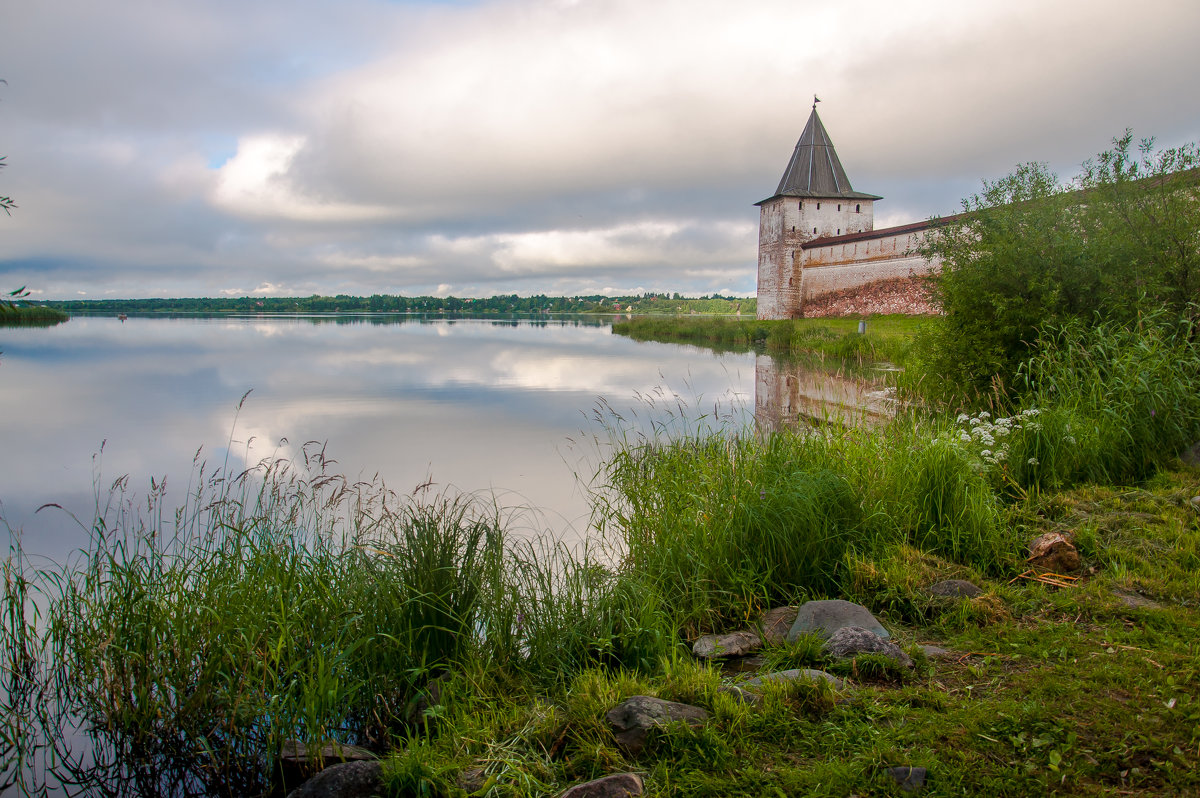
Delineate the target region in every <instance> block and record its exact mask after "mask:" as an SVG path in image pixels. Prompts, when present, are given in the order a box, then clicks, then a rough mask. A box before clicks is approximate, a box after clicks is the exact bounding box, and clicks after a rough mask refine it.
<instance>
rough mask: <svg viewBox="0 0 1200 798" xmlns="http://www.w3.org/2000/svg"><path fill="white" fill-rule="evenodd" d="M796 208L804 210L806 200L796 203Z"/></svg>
mask: <svg viewBox="0 0 1200 798" xmlns="http://www.w3.org/2000/svg"><path fill="white" fill-rule="evenodd" d="M796 210H798V211H802V210H804V200H801V201H800V202H797V203H796Z"/></svg>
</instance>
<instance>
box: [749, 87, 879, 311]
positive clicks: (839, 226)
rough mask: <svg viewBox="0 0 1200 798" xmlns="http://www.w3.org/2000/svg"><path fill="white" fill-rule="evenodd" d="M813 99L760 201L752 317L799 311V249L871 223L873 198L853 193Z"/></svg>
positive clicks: (853, 231) (801, 259)
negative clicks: (774, 182) (788, 155)
mask: <svg viewBox="0 0 1200 798" xmlns="http://www.w3.org/2000/svg"><path fill="white" fill-rule="evenodd" d="M818 102H819V100H817V98H816V97H813V107H812V114H810V115H809V117H808V124H807V125H805V126H804V132H803V133H801V134H800V140H799V141H798V142H796V150H795V151H794V152H793V153H792V160H791V161H789V162H788V166H787V170H786V171H785V172H784V173H783V179H781V180H780V181H779V187H778V188H776V189H775V193H774V194H773V195H772V196H770V197H769V198H767V199H765V200H763V201H762V202H756V203H755V205H757V206H758V207H759V221H758V318H760V319H791V318H796V317H798V316H799V315H800V302H801V297H802V296H803V291H802V286H801V283H802V282H803V275H804V272H803V269H802V268H801V267H802V265H803V252H802V250H801V249H800V245H801V244H803V243H805V242H807V241H811V240H813V239H817V238H829V237H836V236H840V235H846V234H848V233H861V232H865V231H868V230H872V229H873V228H874V226H875V210H874V203H875V200H879V199H883V197H879V196H876V195H874V194H864V193H863V192H861V191H855V190H854V189H853V188H852V187H851V186H850V180H849V178H847V177H846V171H845V170H844V169H842V164H841V162H840V161H839V160H838V156H837V152H836V151H835V150H834V148H833V142H832V141H831V140H830V138H829V134H828V133H826V132H825V126H824V125H822V124H821V118H820V117H819V116H817V103H818Z"/></svg>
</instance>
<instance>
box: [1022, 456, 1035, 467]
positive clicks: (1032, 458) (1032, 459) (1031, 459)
mask: <svg viewBox="0 0 1200 798" xmlns="http://www.w3.org/2000/svg"><path fill="white" fill-rule="evenodd" d="M1025 462H1026V463H1029V465H1031V466H1035V465H1037V464H1038V459H1037V458H1036V457H1030V458H1029V459H1028V460H1026V461H1025Z"/></svg>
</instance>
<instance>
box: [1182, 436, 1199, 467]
mask: <svg viewBox="0 0 1200 798" xmlns="http://www.w3.org/2000/svg"><path fill="white" fill-rule="evenodd" d="M1179 459H1180V460H1182V461H1183V462H1185V463H1187V464H1188V465H1190V466H1200V441H1196V442H1195V443H1193V444H1192V445H1191V446H1189V447H1188V448H1187V449H1186V450H1185V451H1184V453H1183V454H1181V455H1179Z"/></svg>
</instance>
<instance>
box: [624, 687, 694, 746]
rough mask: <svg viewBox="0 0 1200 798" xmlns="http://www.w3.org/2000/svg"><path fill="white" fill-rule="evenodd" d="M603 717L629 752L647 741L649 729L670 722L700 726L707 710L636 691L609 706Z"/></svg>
mask: <svg viewBox="0 0 1200 798" xmlns="http://www.w3.org/2000/svg"><path fill="white" fill-rule="evenodd" d="M606 717H607V718H608V722H609V725H611V726H612V728H613V735H614V736H615V737H616V738H617V742H618V743H620V744H621V745H622V746H624V747H625V749H626V750H627V751H629V752H630V753H631V754H637V753H638V752H639V751H641V750H642V746H644V745H645V744H646V736H647V735H648V734H649V732H650V730H651V729H653V728H656V727H659V726H666V725H667V724H669V723H686V724H687V725H689V726H693V727H694V726H703V725H704V722H705V721H707V720H708V712H707V711H705V710H703V709H701V708H700V707H694V706H691V705H690V704H680V703H677V702H675V701H664V700H662V699H661V698H654V697H652V696H648V695H635V696H633V697H632V698H627V699H625V700H624V701H622V702H621V703H620V704H618V705H617V706H615V707H613V708H612V709H610V710H609V711H608V714H607V715H606Z"/></svg>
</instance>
